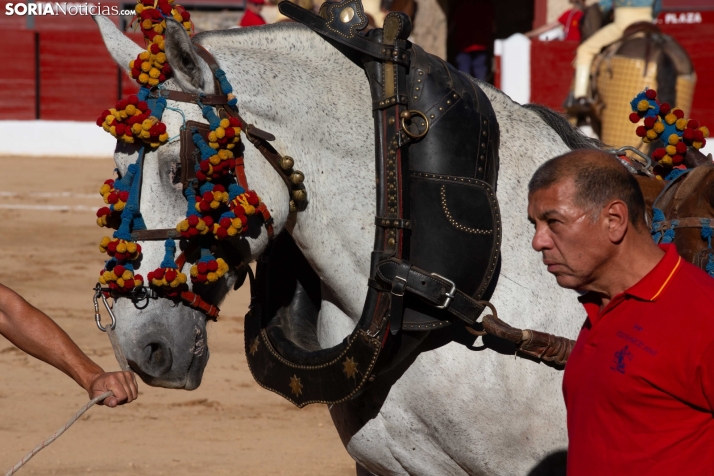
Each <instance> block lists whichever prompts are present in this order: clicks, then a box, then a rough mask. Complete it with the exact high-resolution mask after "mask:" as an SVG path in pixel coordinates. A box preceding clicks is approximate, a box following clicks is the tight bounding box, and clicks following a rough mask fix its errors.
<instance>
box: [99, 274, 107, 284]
mask: <svg viewBox="0 0 714 476" xmlns="http://www.w3.org/2000/svg"><path fill="white" fill-rule="evenodd" d="M99 283H100V284H107V280H106V279H104V276H99Z"/></svg>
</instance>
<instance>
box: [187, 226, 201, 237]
mask: <svg viewBox="0 0 714 476" xmlns="http://www.w3.org/2000/svg"><path fill="white" fill-rule="evenodd" d="M188 234H189V235H190V236H198V234H199V231H198V228H189V229H188Z"/></svg>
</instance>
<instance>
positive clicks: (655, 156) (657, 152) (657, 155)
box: [652, 147, 667, 160]
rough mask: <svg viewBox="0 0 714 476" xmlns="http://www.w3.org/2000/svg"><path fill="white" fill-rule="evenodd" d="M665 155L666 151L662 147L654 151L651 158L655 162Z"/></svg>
mask: <svg viewBox="0 0 714 476" xmlns="http://www.w3.org/2000/svg"><path fill="white" fill-rule="evenodd" d="M665 155H667V151H666V150H665V148H664V147H660V148H659V149H655V151H654V152H652V158H653V159H655V160H661V159H662V157H664V156H665Z"/></svg>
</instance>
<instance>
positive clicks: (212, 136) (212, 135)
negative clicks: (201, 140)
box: [208, 131, 218, 142]
mask: <svg viewBox="0 0 714 476" xmlns="http://www.w3.org/2000/svg"><path fill="white" fill-rule="evenodd" d="M217 140H218V136H217V135H216V133H215V132H213V131H211V132H209V133H208V142H216V141H217Z"/></svg>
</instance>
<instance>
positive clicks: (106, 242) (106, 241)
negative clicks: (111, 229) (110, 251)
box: [99, 236, 112, 248]
mask: <svg viewBox="0 0 714 476" xmlns="http://www.w3.org/2000/svg"><path fill="white" fill-rule="evenodd" d="M111 241H112V239H111V238H109V237H108V236H105V237H102V240H101V241H100V242H99V246H101V247H103V248H106V247H107V246H109V243H111Z"/></svg>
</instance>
